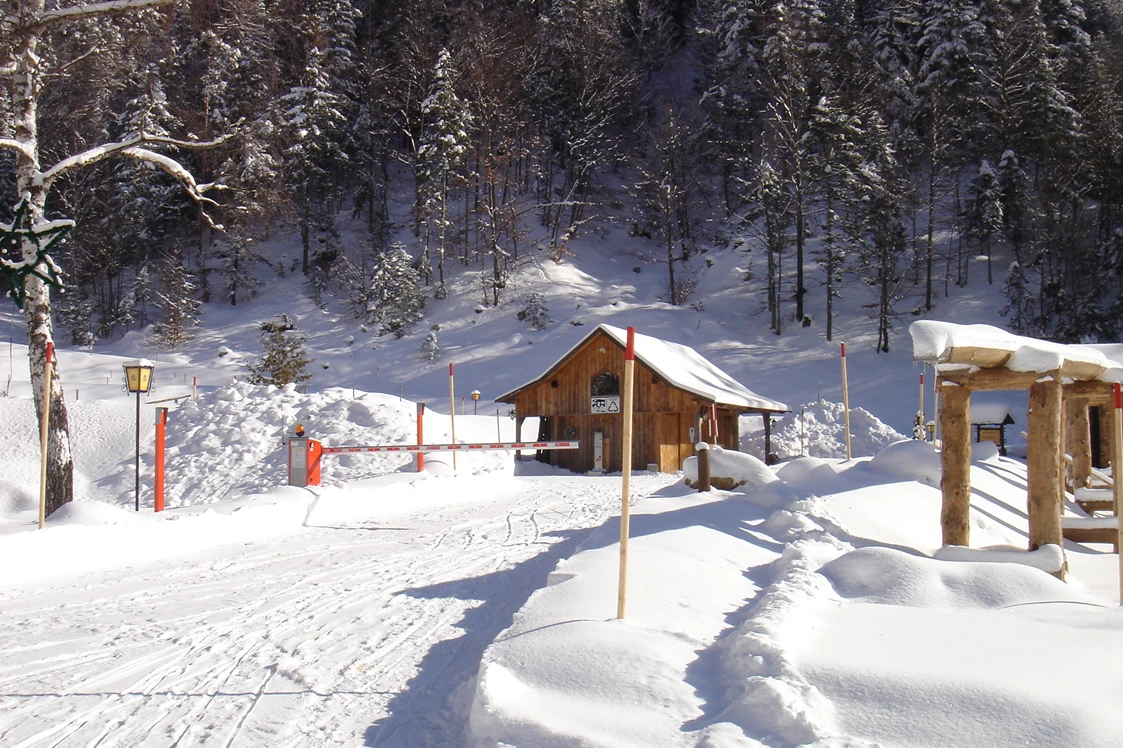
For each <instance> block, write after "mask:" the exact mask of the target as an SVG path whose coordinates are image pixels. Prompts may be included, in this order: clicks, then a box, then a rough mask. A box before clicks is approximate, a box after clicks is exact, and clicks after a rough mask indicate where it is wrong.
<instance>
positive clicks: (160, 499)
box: [155, 408, 168, 512]
mask: <svg viewBox="0 0 1123 748" xmlns="http://www.w3.org/2000/svg"><path fill="white" fill-rule="evenodd" d="M167 423H168V409H167V408H156V478H155V494H156V498H155V506H156V511H157V512H162V511H164V432H165V427H166V426H167Z"/></svg>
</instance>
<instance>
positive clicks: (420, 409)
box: [417, 403, 425, 473]
mask: <svg viewBox="0 0 1123 748" xmlns="http://www.w3.org/2000/svg"><path fill="white" fill-rule="evenodd" d="M424 440H425V403H418V404H417V445H418V446H421V445H422V444H424V443H425V441H424ZM424 469H425V453H424V452H418V453H417V472H419V473H420V472H421V471H422V470H424Z"/></svg>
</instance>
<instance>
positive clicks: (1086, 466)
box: [1065, 398, 1092, 491]
mask: <svg viewBox="0 0 1123 748" xmlns="http://www.w3.org/2000/svg"><path fill="white" fill-rule="evenodd" d="M1065 416H1066V418H1065V447H1066V448H1065V451H1067V452H1068V454H1070V455H1072V488H1073V490H1074V491H1075V490H1076V489H1077V488H1082V487H1084V486H1087V485H1088V478H1089V477H1091V475H1092V433H1091V431H1090V429H1089V428H1088V401H1087V400H1085V399H1083V398H1075V399H1072V400H1065Z"/></svg>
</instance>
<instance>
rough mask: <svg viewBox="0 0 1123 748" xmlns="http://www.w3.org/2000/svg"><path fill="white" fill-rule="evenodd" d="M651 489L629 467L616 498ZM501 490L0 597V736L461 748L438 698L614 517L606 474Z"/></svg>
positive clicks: (40, 743) (449, 705) (92, 744)
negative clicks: (212, 556) (628, 486)
mask: <svg viewBox="0 0 1123 748" xmlns="http://www.w3.org/2000/svg"><path fill="white" fill-rule="evenodd" d="M670 480H673V478H672V476H665V475H664V476H654V475H651V476H649V475H641V474H637V475H636V477H635V478H634V479H633V486H634V487H635V488H634V491H635V495H637V496H642V495H644V494H646V493H649V492H650V491H653V490H656V489H657V488H659V487H661V486H662V485H665V484H666V483H667V482H669V481H670ZM516 481H517V482H516V488H515V489H513V490H511V489H506V490H504V492H502V493H500V494H498V495H494V496H492V497H491V498H489V499H487V500H484V501H472V502H469V503H458V504H453V505H449V506H444V507H439V508H436V509H434V508H429V509H427V510H425V511H424V512H417V513H413V514H400V515H397V516H393V517H390V518H386V519H385V521H380V522H367V523H363V522H355V523H353V524H347V525H335V526H330V527H329V526H317V525H316V517H315V515H316V512H315V509H313V510H312V512H311V513H310V520H309V523H308V525H307V527H306V528H305V529H303V530H301V531H299V532H296V533H289V534H287V535H284V536H281V537H279V538H276V539H273V540H270V541H261V542H254V543H247V544H246V546H245V547H243V548H241V549H239V550H235V551H233V552H231V554H230V555H228V556H226V557H224V558H222V559H221V560H219V561H213V560H211V561H195V560H191V559H173V560H168V561H164V562H157V563H149V564H146V565H144V566H137V567H130V568H123V569H116V570H110V571H107V572H99V573H96V574H89V575H86V576H85V577H79V578H78V579H75V580H70V581H68V582H65V583H64V582H61V581H60V582H55V583H53V584H49V585H44V586H41V587H39V588H37V589H35V590H29V589H10V590H4V591H0V608H2V609H3V611H4V615H3V618H2V619H0V642H2V644H0V745H4V746H11V747H12V748H17V747H18V748H31V747H32V746H35V747H46V746H50V747H51V748H54V747H55V746H60V747H61V746H85V747H87V748H111V747H112V746H177V747H179V746H195V745H216V746H239V745H245V746H258V745H268V746H318V745H341V744H342V745H368V746H438V747H439V746H455V745H460V744H462V742H463V740H464V736H463V734H462V729H463V724H464V714H463V712H462V709H463V708H464V707H465V706H466V705H465V704H461V703H460V702H461V701H463V700H464V699H463V698H462V697H458V695H457V689H458V687H460V686H461V685H462V684H464V683H466V682H468V681H469V680H470V679H471V678H472V677H474V675H475V672H476V669H477V668H478V665H479V659H480V656H481V654H482V652H483V650H484V648H485V647H486V646H487V645H488V644H489V643H490V642H491V641H492V640H493V639H494V638H495V637H496V636H497V635H498V634H499V633H500V632H501V631H502V630H503V629H505V628H506V627H507V626H508V625H509V624H510V622H511V616H512V615H513V614H514V613H515V611H517V610H518V609H519V607H520V606H521V605H522V604H523V603H524V602H525V600H526V598H527V597H528V596H529V594H530V593H531V592H532V591H533V590H534V589H537V588H538V587H541V586H542V585H543V584H544V583H545V579H546V575H547V574H548V573H549V572H550V571H551V570H552V569H553V568H554V566H555V564H556V563H557V561H558V560H559V559H560V558H562V557H565V556H567V555H569V554H570V553H572V551H573V550H574V548H575V547H576V545H577V543H578V542H580V540H581V539H582V538H584V537H585V535H586V534H587V532H588V530H589V528H592V527H595V526H598V525H599V524H600V523H602V522H603V521H604V520H605V519H606V518H607V517H609V516H611V515H612V514H614V513H616V512H618V511H619V495H620V489H619V480H618V479H615V480H614V479H611V478H601V479H592V480H591V479H590V478H588V477H584V476H583V477H580V478H570V477H561V476H556V477H555V476H551V477H535V478H520V479H516ZM503 485H504V486H509V485H510V484H509V483H507V482H504V483H503ZM313 561H314V562H313ZM310 570H311V571H310ZM611 603H612V601H606V604H605V611H606V616H608V615H610V614H611V612H612V611H611V610H610V609H611V608H612V604H611ZM31 631H35V632H36V633H35V637H34V639H33V640H30V641H32V642H33V643H25V642H27V641H29V639H28V634H29V632H31ZM340 715H347V718H345V719H344V720H341V719H340Z"/></svg>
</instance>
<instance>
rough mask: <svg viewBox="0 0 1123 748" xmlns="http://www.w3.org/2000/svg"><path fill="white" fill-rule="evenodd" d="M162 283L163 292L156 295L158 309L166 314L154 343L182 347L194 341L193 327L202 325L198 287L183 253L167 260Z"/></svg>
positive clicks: (158, 328)
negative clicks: (199, 315) (185, 263)
mask: <svg viewBox="0 0 1123 748" xmlns="http://www.w3.org/2000/svg"><path fill="white" fill-rule="evenodd" d="M161 281H162V286H163V290H162V291H159V292H157V294H156V298H157V299H158V301H157V303H156V306H157V308H159V309H160V311H162V312H163V313H164V319H163V320H162V321H160V322H158V323H156V325H155V327H154V329H153V333H154V335H155V338H154V342H155V343H156V345H158V346H160V347H163V348H178V347H179V346H181V345H183V344H184V343H186V342H187V341H188V340H190V339H191V337H192V328H193V327H195V326H196V325H198V324H199V319H198V317H196V315H197V314H198V312H199V301H198V299H196V298H195V297H194V291H195V284H194V283H192V282H191V272H190V271H189V270H188V269H187V267H186V266H185V265H184V264H183V255H182V254H181V253H179V252H174V253H173V254H170V255H169V256H168V257H167V258H166V260H165V262H164V272H163V274H162V277H161Z"/></svg>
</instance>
